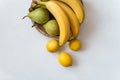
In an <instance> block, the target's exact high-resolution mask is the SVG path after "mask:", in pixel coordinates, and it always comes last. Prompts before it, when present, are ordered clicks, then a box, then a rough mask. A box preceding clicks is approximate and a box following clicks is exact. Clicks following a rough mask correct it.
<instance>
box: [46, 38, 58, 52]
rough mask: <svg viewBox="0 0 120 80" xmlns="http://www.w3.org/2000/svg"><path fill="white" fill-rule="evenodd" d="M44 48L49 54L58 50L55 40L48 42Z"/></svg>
mask: <svg viewBox="0 0 120 80" xmlns="http://www.w3.org/2000/svg"><path fill="white" fill-rule="evenodd" d="M46 48H47V50H48V51H49V52H56V51H57V50H58V49H59V43H58V41H57V40H50V41H48V43H47V45H46Z"/></svg>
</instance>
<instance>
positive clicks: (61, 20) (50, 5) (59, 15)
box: [39, 1, 70, 46]
mask: <svg viewBox="0 0 120 80" xmlns="http://www.w3.org/2000/svg"><path fill="white" fill-rule="evenodd" d="M39 4H43V5H45V6H46V8H47V9H48V10H49V11H50V13H51V14H52V15H53V16H54V17H55V19H56V20H57V22H58V25H59V29H60V36H59V45H60V46H63V45H64V44H65V43H66V42H67V40H68V39H69V33H70V23H69V20H68V17H67V15H66V14H65V12H64V11H63V10H62V8H61V7H60V6H59V5H58V4H56V3H55V2H54V1H48V2H40V3H39Z"/></svg>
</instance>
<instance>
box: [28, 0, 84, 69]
mask: <svg viewBox="0 0 120 80" xmlns="http://www.w3.org/2000/svg"><path fill="white" fill-rule="evenodd" d="M27 17H29V18H30V19H31V20H32V22H33V26H34V27H35V28H36V29H37V30H38V31H39V32H40V33H42V34H43V35H45V36H47V37H51V38H56V39H53V40H50V41H48V43H47V44H46V49H47V50H48V51H49V52H51V53H53V52H56V51H58V50H59V47H62V46H64V45H65V44H66V43H67V42H69V48H70V49H71V50H73V51H78V50H80V49H81V41H80V40H79V39H78V38H77V37H78V35H79V33H80V26H81V24H82V23H83V21H84V17H85V13H84V9H83V3H82V1H81V0H33V1H32V4H31V7H30V8H29V13H28V15H27ZM58 61H59V63H60V64H61V65H62V66H65V67H69V66H71V65H72V56H71V55H70V54H69V53H67V52H64V51H63V52H61V53H60V54H59V55H58Z"/></svg>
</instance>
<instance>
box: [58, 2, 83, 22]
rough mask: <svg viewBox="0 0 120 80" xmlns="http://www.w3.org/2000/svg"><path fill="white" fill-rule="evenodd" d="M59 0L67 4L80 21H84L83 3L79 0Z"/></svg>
mask: <svg viewBox="0 0 120 80" xmlns="http://www.w3.org/2000/svg"><path fill="white" fill-rule="evenodd" d="M59 1H62V2H64V3H66V4H67V5H68V6H70V7H71V8H72V9H73V11H74V12H75V14H76V16H77V18H78V19H79V22H80V23H82V22H83V21H84V16H85V13H84V9H83V5H82V3H81V1H80V0H59Z"/></svg>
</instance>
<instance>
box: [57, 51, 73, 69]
mask: <svg viewBox="0 0 120 80" xmlns="http://www.w3.org/2000/svg"><path fill="white" fill-rule="evenodd" d="M58 61H59V63H60V64H61V65H62V66H64V67H69V66H72V57H71V55H70V54H68V53H67V52H61V53H60V54H59V55H58Z"/></svg>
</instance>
